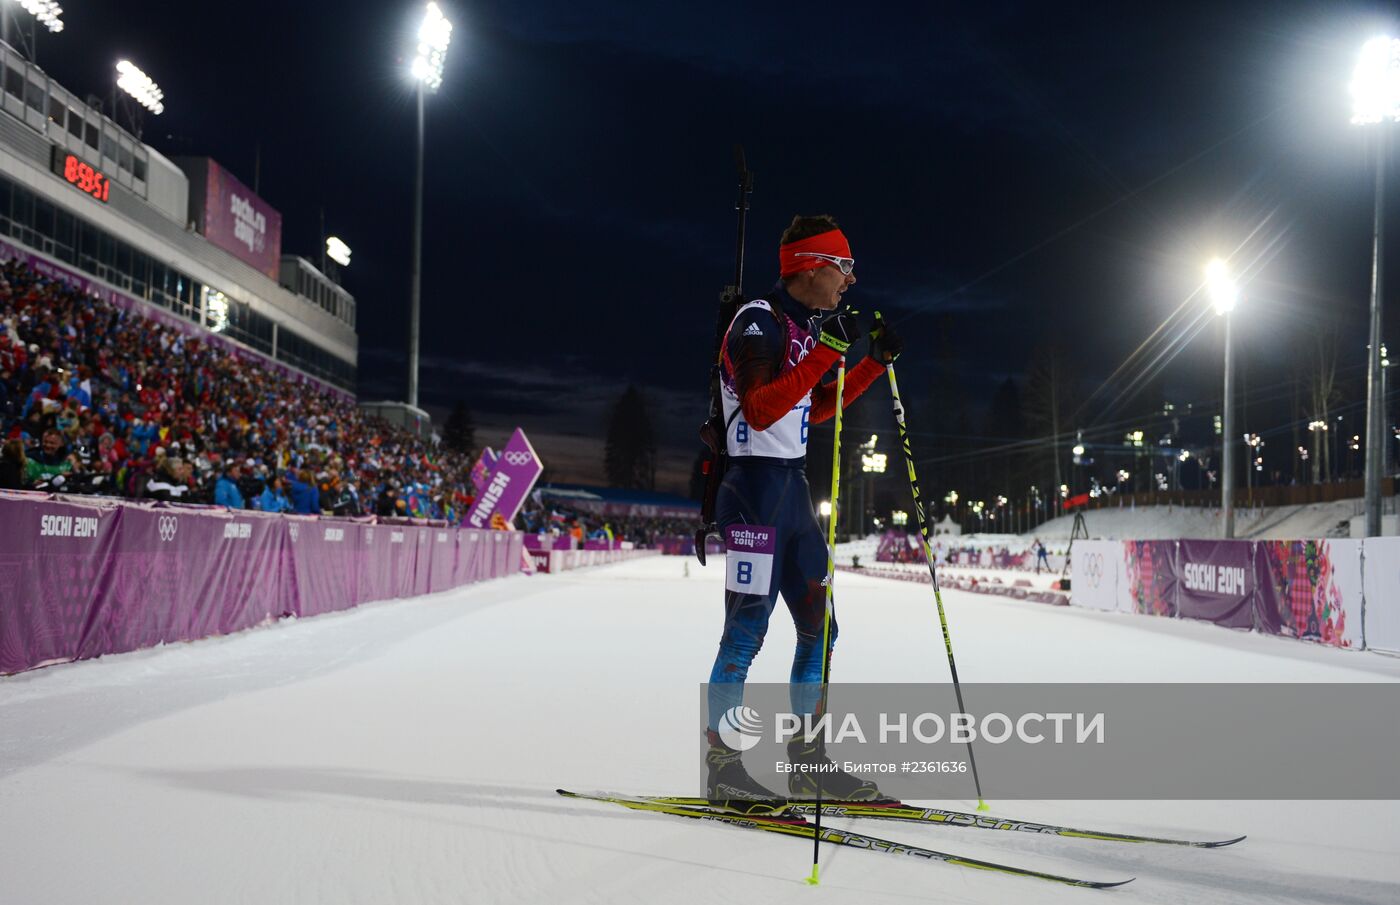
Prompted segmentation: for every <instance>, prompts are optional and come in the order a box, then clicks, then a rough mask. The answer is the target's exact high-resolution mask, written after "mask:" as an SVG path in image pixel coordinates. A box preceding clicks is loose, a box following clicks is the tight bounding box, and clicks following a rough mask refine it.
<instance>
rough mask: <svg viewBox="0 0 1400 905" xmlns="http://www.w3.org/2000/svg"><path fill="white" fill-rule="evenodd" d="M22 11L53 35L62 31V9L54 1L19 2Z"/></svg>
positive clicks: (24, 0) (22, 0)
mask: <svg viewBox="0 0 1400 905" xmlns="http://www.w3.org/2000/svg"><path fill="white" fill-rule="evenodd" d="M19 5H20V6H22V7H24V11H25V12H27V13H29V14H30V15H31V16H33V17H34V18H36V19H38V20H39V23H40V24H41V25H43V26H44V27H45V28H47V29H48V30H49V31H51V32H53V33H54V34H58V33H59V32H61V31H63V19H61V18H60V16H62V15H63V7H61V6H59V5H58V3H57V2H56V0H19Z"/></svg>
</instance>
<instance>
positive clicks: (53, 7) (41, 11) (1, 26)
mask: <svg viewBox="0 0 1400 905" xmlns="http://www.w3.org/2000/svg"><path fill="white" fill-rule="evenodd" d="M14 3H16V4H18V5H19V6H20V7H21V8H23V9H24V11H25V12H27V13H29V15H30V16H32V17H33V19H32V20H31V21H30V23H29V34H28V35H27V36H26V35H25V33H24V29H23V28H22V27H21V28H20V43H21V44H22V45H25V47H24V50H25V53H27V54H28V56H29V62H31V63H37V62H39V60H38V54H37V53H36V52H35V49H36V47H37V45H38V43H39V42H38V40H37V38H36V35H35V32H36V26H38V25H42V26H44V27H45V28H46V29H48V30H49V31H50V32H52V33H53V34H58V33H59V32H61V31H63V7H62V6H59V5H58V3H57V2H56V0H14ZM10 5H11V4H10V2H7V0H0V34H3V36H4V39H5V43H7V44H8V43H9V41H10Z"/></svg>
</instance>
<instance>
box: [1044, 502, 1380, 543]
mask: <svg viewBox="0 0 1400 905" xmlns="http://www.w3.org/2000/svg"><path fill="white" fill-rule="evenodd" d="M1355 507H1356V501H1355V500H1337V501H1335V502H1331V503H1309V504H1307V505H1302V506H1277V507H1268V508H1257V509H1237V510H1235V536H1236V537H1240V538H1246V539H1254V540H1294V539H1299V538H1310V537H1329V536H1346V535H1345V526H1342V524H1341V523H1343V522H1346V521H1347V520H1348V519H1350V518H1351V517H1352V515H1354V514H1355V511H1354V510H1355ZM1084 523H1085V525H1086V526H1087V527H1088V529H1089V536H1090V537H1099V538H1106V539H1109V540H1157V539H1160V538H1170V537H1219V536H1220V510H1219V509H1218V508H1215V507H1209V508H1199V507H1192V506H1141V507H1137V508H1126V509H1120V508H1107V509H1091V510H1089V511H1088V512H1085V513H1084ZM1073 527H1074V516H1073V515H1065V516H1061V517H1059V518H1056V519H1051V520H1050V521H1048V522H1046V523H1045V524H1043V525H1041V526H1039V527H1038V528H1036V529H1035V531H1033V532H1029V533H1028V534H1027V535H1025V536H1026V537H1030V536H1032V535H1034V536H1036V537H1040V538H1043V539H1045V540H1050V539H1052V538H1053V539H1062V538H1068V537H1069V536H1070V532H1071V530H1072V529H1073ZM1339 530H1341V531H1343V533H1342V534H1341V535H1338V534H1337V533H1336V532H1338V531H1339Z"/></svg>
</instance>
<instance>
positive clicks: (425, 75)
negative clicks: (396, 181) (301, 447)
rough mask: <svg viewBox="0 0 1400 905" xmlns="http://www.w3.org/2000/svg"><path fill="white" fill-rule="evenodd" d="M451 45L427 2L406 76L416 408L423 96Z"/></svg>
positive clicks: (411, 366) (411, 365) (448, 26)
mask: <svg viewBox="0 0 1400 905" xmlns="http://www.w3.org/2000/svg"><path fill="white" fill-rule="evenodd" d="M450 43H452V23H451V22H449V21H447V17H446V16H444V15H443V14H442V9H441V8H440V7H439V6H438V5H437V4H436V3H432V2H429V3H428V5H427V6H426V7H425V8H424V10H423V22H422V24H420V25H419V26H418V49H417V52H416V53H415V55H414V57H413V63H412V65H411V66H410V67H409V74H410V75H411V76H412V77H413V80H414V81H415V82H417V83H418V90H417V91H416V92H414V93H415V94H416V95H417V96H418V98H417V100H418V160H417V169H416V170H415V171H414V176H413V271H412V274H411V276H410V280H409V298H408V404H409V405H412V406H416V405H418V309H419V306H420V298H421V295H422V289H423V96H424V95H425V94H427V93H428V92H429V91H436V90H437V89H438V87H439V86H440V85H442V70H443V66H444V65H446V63H447V45H448V44H450Z"/></svg>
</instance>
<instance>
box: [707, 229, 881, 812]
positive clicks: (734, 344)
mask: <svg viewBox="0 0 1400 905" xmlns="http://www.w3.org/2000/svg"><path fill="white" fill-rule="evenodd" d="M778 260H779V264H780V272H781V274H782V278H781V280H779V282H778V283H777V284H776V285H775V286H774V287H773V288H772V290H771V291H769V292H768V293H767V295H765V296H764V297H763V298H761V299H754V300H753V301H751V302H749V303H747V304H745V305H744V306H743V307H741V308H740V309H739V311H738V313H737V314H736V315H735V317H734V320H733V321H732V322H731V323H730V325H729V329H728V332H727V333H726V334H725V337H724V345H723V348H722V367H721V371H722V378H723V379H722V383H723V394H722V395H723V403H724V417H725V423H726V431H727V443H728V449H729V456H730V459H729V462H730V465H729V470H728V472H727V473H726V474H725V477H724V482H723V483H722V484H721V486H720V489H719V495H718V498H717V501H716V504H715V514H716V522H717V524H718V526H719V528H720V531H721V533H722V535H723V537H724V538H725V549H726V565H725V570H726V579H725V596H724V614H725V619H724V634H723V635H722V636H721V638H720V645H719V653H718V654H717V655H716V657H715V663H714V668H713V669H712V670H711V673H710V699H709V731H708V732H707V733H706V736H707V738H708V740H709V751H708V753H707V754H706V758H705V760H706V764H707V766H708V776H709V779H708V795H709V797H710V798H712V799H748V800H761V801H766V800H773V799H776V798H780V797H781V796H779V795H776V794H775V793H774V792H772V791H770V790H769V789H767V788H764V787H763V786H761V785H759V784H758V782H757V781H755V780H754V779H753V778H752V777H750V776H749V774H748V771H747V770H745V769H744V765H743V762H742V761H741V760H740V752H739V751H738V750H735V749H733V748H731V747H729V746H728V745H727V744H725V742H724V740H723V739H722V738H721V737H720V735H719V732H718V729H719V721H720V719H721V718H722V717H723V716H724V714H725V713H726V712H728V711H730V710H731V709H732V708H734V707H737V706H739V705H740V704H742V703H743V699H744V681H745V679H746V678H747V677H748V673H749V664H750V663H752V662H753V658H754V655H755V654H757V653H758V649H759V647H761V646H762V644H763V637H764V634H765V632H766V631H767V629H768V618H769V616H770V615H771V614H772V612H773V605H774V604H775V603H776V601H777V597H778V594H779V593H781V594H782V596H783V602H784V603H786V604H787V608H788V611H789V612H790V613H791V615H792V620H793V624H794V625H795V626H796V629H797V650H796V652H795V653H794V655H793V661H792V674H791V682H792V683H793V686H792V687H793V691H792V695H793V700H792V708H793V712H794V713H797V714H811V713H815V711H816V709H817V707H818V704H819V701H818V698H819V693H818V692H817V690H816V689H817V688H818V686H819V683H820V682H821V675H822V632H823V622H824V616H825V612H826V587H825V579H826V567H827V548H826V539H825V537H824V536H823V534H822V529H821V527H820V525H819V524H818V522H817V517H816V513H815V512H814V511H813V509H812V499H811V492H810V490H809V488H808V485H807V476H806V472H805V462H806V454H807V432H808V428H809V425H810V424H812V423H814V422H820V421H825V420H826V419H828V418H830V417H832V416H833V415H834V414H835V413H836V386H835V381H834V380H832V381H831V382H827V383H823V382H822V378H823V377H824V376H825V375H826V374H827V373H828V372H829V371H830V370H831V369H832V367H833V366H834V365H835V364H836V363H837V360H838V359H839V358H840V357H841V355H843V354H844V353H845V352H846V350H847V348H848V347H849V346H850V344H851V343H853V342H855V341H856V340H857V339H859V338H860V335H861V330H860V326H859V325H858V324H857V322H856V318H855V312H853V311H848V310H842V311H838V310H837V309H838V308H840V307H841V304H842V296H843V294H844V293H845V292H846V290H847V289H849V288H850V287H851V286H852V285H854V283H855V281H856V278H855V273H854V268H855V259H854V258H852V257H851V250H850V245H849V244H848V243H847V241H846V237H845V235H844V234H843V233H842V232H841V230H840V229H839V228H837V225H836V221H835V220H833V219H832V218H831V217H827V216H817V217H794V218H793V220H792V223H791V224H790V225H789V226H788V228H787V230H786V231H784V233H783V235H782V239H781V244H780V245H779V248H778ZM902 350H903V342H902V340H901V339H900V338H899V336H898V335H897V334H896V333H895V332H894V331H893V329H891V328H890V326H889V325H888V324H884V323H883V322H882V321H880V320H879V319H878V316H877V319H876V326H875V329H874V331H873V332H872V333H871V335H870V353H869V355H868V356H867V357H866V358H865V359H864V360H862V361H861V362H860V363H859V364H858V365H856V366H855V367H854V368H851V369H850V370H849V371H848V372H847V375H846V384H845V391H844V392H845V405H849V404H850V403H851V402H853V401H855V399H856V398H857V397H858V396H860V394H861V393H863V392H864V391H865V390H866V388H867V387H869V386H870V384H871V383H873V382H874V381H875V380H876V378H878V377H880V376H881V375H882V374H883V373H884V370H885V366H886V365H888V364H891V363H893V362H894V360H895V358H897V357H898V356H899V353H900V352H901V351H902ZM835 640H836V623H835V621H834V620H833V621H832V624H831V641H832V643H833V644H834V643H835ZM788 757H789V759H790V760H791V761H792V762H793V764H794V765H799V766H806V767H808V768H809V770H810V768H811V767H813V766H821V765H826V764H830V760H829V759H828V758H827V756H826V750H825V746H824V745H823V744H822V742H821V740H820V739H818V740H817V741H815V742H813V743H811V744H808V743H805V742H803V741H802V737H801V735H799V736H798V737H797V738H795V739H793V740H792V741H791V742H789V743H788ZM818 776H820V777H821V780H822V789H823V794H824V796H825V797H828V798H831V799H844V800H869V799H873V798H878V797H880V790H879V789H878V788H877V787H876V786H875V784H874V783H871V782H868V781H866V780H863V779H861V778H860V777H858V776H855V775H853V774H850V773H845V772H841V771H837V772H831V773H826V772H820V773H819V772H810V771H801V772H798V771H795V772H793V773H790V774H789V781H788V791H789V793H790V794H791V795H792V796H794V797H799V798H810V797H814V796H815V795H816V791H817V789H816V780H817V777H818Z"/></svg>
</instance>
